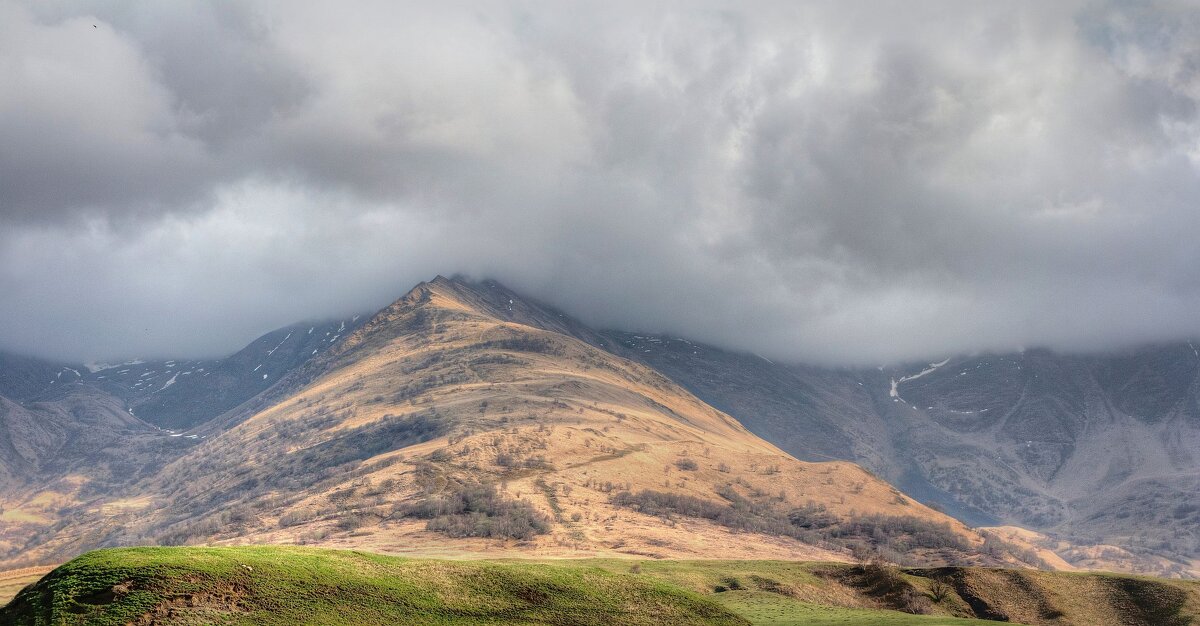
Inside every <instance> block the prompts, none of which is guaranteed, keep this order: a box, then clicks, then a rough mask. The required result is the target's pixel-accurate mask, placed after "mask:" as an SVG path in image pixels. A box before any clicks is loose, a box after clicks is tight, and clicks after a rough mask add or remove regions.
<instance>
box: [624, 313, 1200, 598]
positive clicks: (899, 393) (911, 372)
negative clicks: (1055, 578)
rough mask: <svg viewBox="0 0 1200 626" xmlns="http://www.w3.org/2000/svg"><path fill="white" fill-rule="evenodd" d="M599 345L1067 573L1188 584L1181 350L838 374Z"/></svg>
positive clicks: (775, 439) (1187, 451) (642, 344)
mask: <svg viewBox="0 0 1200 626" xmlns="http://www.w3.org/2000/svg"><path fill="white" fill-rule="evenodd" d="M607 337H608V338H609V339H610V340H611V341H612V342H614V343H616V344H618V345H619V346H621V348H622V353H623V354H626V355H628V356H630V357H632V358H636V359H638V360H640V361H641V362H643V363H646V364H647V365H649V366H651V367H654V368H656V369H657V370H659V371H661V372H663V373H664V374H665V375H667V376H669V377H670V378H671V379H672V380H674V381H676V382H677V383H679V384H681V385H683V386H684V387H686V388H687V389H689V390H690V391H691V392H693V393H695V394H696V395H697V396H698V397H700V398H701V399H703V400H704V401H706V402H708V403H709V404H711V405H713V406H714V407H717V408H719V409H721V410H723V411H725V412H727V413H729V414H730V415H732V416H733V417H735V418H737V419H738V420H739V421H740V422H741V423H743V424H745V425H746V426H747V428H749V429H750V430H751V431H753V432H754V433H755V434H757V435H759V436H761V437H763V438H764V439H766V440H768V441H771V442H772V443H775V444H776V445H778V446H779V447H780V448H782V449H783V450H786V451H787V452H789V453H791V454H793V455H795V456H796V457H797V458H801V459H829V458H836V459H848V460H853V461H856V462H859V463H861V464H862V465H863V466H864V467H867V468H868V469H870V470H871V471H873V472H875V473H877V474H878V475H880V476H881V477H883V478H885V479H887V480H889V481H891V482H893V483H894V484H896V485H897V486H898V487H900V488H901V489H903V490H904V491H905V492H906V493H909V494H911V495H912V496H914V497H916V498H917V499H919V500H921V501H922V502H925V503H927V504H930V505H933V506H937V507H938V508H940V509H942V510H945V511H947V512H949V513H951V514H953V515H954V516H955V517H957V518H959V519H962V520H964V521H967V522H968V523H971V524H976V525H1013V526H1020V527H1025V528H1028V529H1033V530H1036V531H1040V533H1042V538H1041V539H1039V540H1038V541H1037V543H1038V545H1041V546H1043V547H1045V546H1050V545H1055V546H1057V545H1058V544H1060V543H1062V544H1064V545H1063V546H1060V548H1061V550H1060V552H1061V553H1062V554H1065V555H1067V556H1068V558H1069V560H1071V561H1072V562H1074V563H1076V564H1079V565H1083V566H1096V565H1100V566H1101V567H1104V566H1108V567H1121V568H1122V569H1133V570H1140V571H1146V572H1153V573H1158V574H1165V575H1193V576H1195V575H1200V505H1196V504H1193V503H1197V502H1200V455H1197V453H1196V451H1197V450H1200V352H1198V351H1197V350H1196V349H1195V348H1194V347H1193V346H1192V345H1191V344H1188V343H1181V344H1172V345H1160V346H1150V347H1144V348H1140V349H1136V350H1130V351H1125V352H1120V353H1112V354H1104V355H1064V354H1056V353H1053V352H1050V351H1046V350H1029V351H1025V352H1021V353H1016V354H999V355H990V354H988V355H974V356H958V357H951V358H948V359H945V360H941V361H938V362H935V363H928V364H914V365H910V366H902V367H892V368H879V369H863V370H852V369H829V368H820V367H813V366H807V365H796V364H787V363H774V362H771V361H768V360H767V359H764V358H762V357H758V356H755V355H752V354H739V353H734V352H729V351H725V350H721V349H719V348H715V347H712V346H706V345H702V344H699V343H695V342H689V341H685V340H681V339H673V338H669V337H659V336H653V335H645V334H642V335H634V334H630V333H608V334H607ZM1010 534H1011V533H1010ZM1066 542H1070V543H1073V544H1077V545H1076V546H1075V547H1072V548H1066V547H1065V543H1066ZM1088 545H1090V546H1092V547H1091V548H1087V547H1086V546H1088ZM1104 555H1108V556H1107V557H1105V556H1104Z"/></svg>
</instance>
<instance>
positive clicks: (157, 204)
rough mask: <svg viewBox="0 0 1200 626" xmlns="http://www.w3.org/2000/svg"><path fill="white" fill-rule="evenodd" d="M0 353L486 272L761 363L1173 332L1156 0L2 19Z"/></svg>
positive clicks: (1183, 41) (40, 5)
mask: <svg viewBox="0 0 1200 626" xmlns="http://www.w3.org/2000/svg"><path fill="white" fill-rule="evenodd" d="M0 81H2V82H3V84H4V85H6V88H5V89H4V90H0V145H2V146H4V147H3V149H0V293H3V294H5V297H3V298H0V319H3V320H4V321H5V322H6V323H5V324H4V325H3V326H2V327H0V346H3V347H4V348H6V349H10V350H16V351H21V352H30V353H35V354H40V355H45V356H52V357H56V358H72V359H87V358H113V357H122V356H135V355H177V356H185V355H186V356H191V355H218V354H224V353H227V352H230V351H232V350H235V349H237V348H238V347H239V346H240V345H241V344H243V343H245V342H246V341H247V340H249V339H251V338H253V337H254V336H256V335H257V334H260V333H261V332H264V331H266V330H269V329H271V328H274V327H277V326H280V325H283V324H287V323H290V322H293V321H297V320H300V319H306V318H319V317H326V316H334V315H341V314H345V313H356V312H361V311H369V310H372V309H375V308H378V307H380V306H383V305H385V304H386V303H387V302H388V301H390V300H391V299H393V298H395V297H397V296H399V295H401V294H402V293H403V292H404V291H406V290H407V289H408V288H409V287H411V286H412V284H414V283H416V282H417V281H419V280H423V279H428V278H430V277H432V276H433V275H434V274H438V273H442V274H452V273H457V272H462V273H467V274H471V275H475V276H480V277H482V276H488V277H494V278H497V279H500V280H501V281H504V282H506V283H509V284H510V285H511V286H513V287H514V288H517V289H520V290H524V291H526V292H528V293H530V294H531V295H534V296H536V297H539V298H542V299H544V300H547V301H549V302H552V303H554V304H557V305H559V306H561V307H563V308H564V309H566V310H567V311H569V312H571V313H573V314H575V315H578V316H580V317H582V318H583V319H584V320H586V321H588V322H591V323H593V324H597V325H601V326H611V327H621V328H629V329H638V330H646V331H662V332H671V333H675V334H679V335H684V336H690V337H695V338H698V339H701V340H706V341H710V342H714V343H718V344H721V345H725V346H729V347H734V348H740V349H747V350H754V351H757V352H759V353H762V354H765V355H768V356H771V357H775V358H783V359H792V360H802V361H819V362H825V363H839V364H880V363H884V362H892V361H897V360H906V359H921V358H927V357H932V356H935V355H941V354H946V353H950V352H962V351H973V350H988V349H991V350H1006V349H1013V348H1019V347H1027V346H1050V347H1055V348H1059V349H1064V350H1094V349H1106V348H1111V347H1116V346H1121V345H1126V344H1131V343H1137V342H1143V341H1154V340H1166V339H1175V338H1184V337H1191V336H1195V335H1200V318H1198V317H1197V316H1196V315H1195V314H1194V311H1196V310H1198V305H1200V236H1197V235H1198V234H1200V233H1198V232H1197V231H1198V227H1197V223H1198V222H1197V218H1196V215H1197V209H1196V207H1197V204H1198V201H1200V170H1198V167H1200V118H1198V110H1197V103H1198V102H1200V11H1197V10H1196V9H1195V8H1194V7H1191V6H1189V3H1186V2H1145V3H1136V4H1135V3H1123V2H1061V3H1035V2H1017V3H993V4H990V5H986V4H978V3H962V2H952V1H945V2H922V3H900V2H895V3H893V2H882V3H876V2H872V3H845V2H828V3H821V2H818V3H803V4H799V5H798V4H796V3H788V2H780V3H761V4H755V5H754V6H753V7H749V6H747V5H743V4H737V3H678V4H667V5H661V4H660V5H654V6H652V7H648V6H645V5H644V3H628V4H625V3H616V4H611V3H606V4H603V5H594V6H581V5H577V4H571V5H569V6H568V5H545V4H533V3H523V2H506V3H440V4H438V5H436V6H429V5H427V4H418V3H412V4H411V5H409V4H407V3H394V2H377V3H370V2H368V3H362V4H357V5H355V7H354V9H353V10H350V9H348V8H347V7H345V6H344V5H339V4H337V3H315V2H314V3H307V2H304V3H297V2H247V3H239V4H238V5H212V4H211V3H199V2H195V3H188V2H179V3H167V4H157V3H156V4H132V5H131V4H128V3H116V2H92V3H87V2H85V3H56V2H37V3H34V2H28V3H20V2H18V3H11V2H5V1H3V0H0Z"/></svg>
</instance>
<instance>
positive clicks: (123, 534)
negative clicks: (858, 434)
mask: <svg viewBox="0 0 1200 626" xmlns="http://www.w3.org/2000/svg"><path fill="white" fill-rule="evenodd" d="M314 332H315V331H314ZM293 335H294V331H293ZM285 336H286V335H285ZM268 343H269V342H268ZM263 345H267V344H263ZM605 348H607V349H605ZM617 350H618V346H616V345H614V344H612V341H611V340H610V339H609V338H607V337H605V336H604V335H602V334H600V333H597V332H594V331H592V330H590V329H588V328H586V327H585V326H583V325H582V324H580V323H578V322H577V321H575V320H572V319H570V318H569V317H568V316H566V315H564V314H562V313H561V312H559V311H556V310H554V309H552V308H550V307H546V306H544V305H541V304H539V303H536V302H533V301H530V300H527V299H524V298H521V297H520V296H519V295H518V294H516V293H514V292H512V291H509V290H507V289H505V288H504V287H502V286H500V285H498V284H497V283H494V282H485V283H473V282H469V281H465V280H458V279H455V280H451V279H445V278H442V277H438V278H437V279H435V280H433V281H431V282H428V283H422V284H420V285H418V286H417V287H416V288H414V289H413V290H412V291H410V292H409V293H408V294H407V295H406V296H404V297H403V298H401V299H400V300H398V301H396V302H395V303H393V304H392V305H390V306H388V307H387V308H385V309H383V310H382V311H380V312H379V313H378V314H376V315H375V316H373V317H371V318H370V319H369V320H365V323H363V324H362V325H361V326H360V327H358V328H357V330H355V331H354V332H352V333H350V334H349V335H347V336H345V337H344V338H343V339H341V340H339V341H337V342H336V343H334V345H332V346H331V347H329V348H328V349H326V350H325V351H324V352H320V351H318V353H317V354H310V355H309V358H308V359H307V360H306V361H304V362H303V363H302V364H300V365H297V366H295V367H293V368H292V369H291V370H290V371H288V372H286V373H285V374H283V375H281V376H279V378H278V380H276V382H275V383H274V384H273V385H271V386H270V387H268V388H266V389H265V390H263V391H262V392H261V393H259V394H258V395H256V396H255V397H254V398H253V399H251V400H249V401H247V402H243V403H242V404H241V405H239V406H238V407H237V408H235V409H233V410H230V411H227V412H225V413H224V414H223V415H221V416H219V417H216V418H213V419H210V420H208V421H207V422H205V423H204V424H202V425H199V426H197V427H196V428H195V429H194V430H193V431H192V435H193V436H195V437H196V439H193V440H192V442H193V444H194V445H191V446H190V447H189V448H187V449H186V450H184V451H182V453H181V454H180V455H179V456H178V457H177V458H175V459H173V460H171V461H170V462H169V463H167V464H166V465H165V466H164V467H162V469H161V470H159V471H155V472H154V473H152V474H149V475H144V476H142V477H140V478H139V479H138V480H135V481H132V482H131V484H129V485H127V486H126V487H124V488H123V489H119V490H113V491H112V492H110V493H109V494H106V496H104V497H99V498H97V499H96V500H95V501H93V502H90V503H87V505H88V509H87V510H86V511H83V512H81V513H80V514H79V515H77V516H75V517H73V518H71V519H69V520H66V521H65V522H64V523H63V524H62V525H61V526H60V527H59V528H57V532H56V533H55V534H54V535H53V536H52V537H49V538H46V537H39V538H38V540H37V541H34V542H31V543H29V544H28V545H26V546H24V547H23V549H22V550H21V551H20V554H21V556H22V557H23V558H25V559H27V560H45V559H51V558H58V557H59V556H65V555H71V554H75V553H78V552H80V551H82V550H84V549H87V548H91V547H95V546H97V545H125V544H144V543H165V544H179V543H196V542H204V543H211V542H218V543H224V542H233V543H245V542H253V543H315V544H321V545H332V546H354V547H358V548H367V549H374V550H378V551H385V552H419V553H426V554H428V553H434V554H444V553H455V554H462V553H470V554H480V553H489V552H492V551H496V550H511V549H514V548H515V549H519V551H520V553H521V554H523V555H543V556H555V555H576V556H578V555H596V554H614V555H615V554H625V555H644V556H655V557H668V556H670V557H675V556H690V557H698V556H704V557H741V558H746V557H753V558H765V557H787V558H808V559H847V558H850V555H851V552H852V551H856V550H857V551H862V550H866V549H868V547H871V548H873V549H876V550H881V551H884V553H885V554H886V555H887V556H889V557H891V558H893V559H895V560H902V561H905V562H912V563H949V562H954V563H983V564H988V563H990V564H1001V563H1009V564H1020V563H1021V561H1020V560H1019V559H1021V558H1025V559H1026V560H1029V551H1028V550H1023V549H1021V548H1019V547H1017V546H1013V545H1009V544H1006V543H1004V542H1002V541H1000V540H998V539H997V538H995V537H985V536H984V535H982V534H980V533H978V532H976V531H973V530H971V529H970V528H968V527H966V526H964V525H963V524H961V523H959V522H957V521H955V520H953V519H952V518H950V517H948V516H946V515H944V514H942V513H940V512H938V511H935V510H933V509H930V508H928V507H925V506H923V505H921V504H919V503H917V502H915V501H914V500H912V499H911V498H909V497H907V496H905V495H904V494H903V493H901V492H900V491H898V490H896V489H895V488H893V487H892V486H891V485H889V484H887V483H886V482H884V481H883V480H880V479H879V478H877V477H875V476H874V475H873V474H871V473H869V472H867V471H865V470H863V469H862V468H861V467H859V466H857V465H855V464H853V463H849V462H844V461H842V462H821V463H809V462H803V461H799V460H796V459H795V458H793V457H791V456H789V455H788V454H786V453H785V452H783V451H782V450H780V449H779V448H777V447H776V446H774V445H772V444H770V443H767V442H766V441H764V440H763V439H761V438H760V437H758V436H756V435H754V434H753V433H751V432H750V431H749V430H747V429H746V428H745V427H744V426H743V425H742V424H740V423H739V422H737V421H736V420H734V419H733V418H731V417H730V416H729V415H727V414H725V413H722V412H721V411H718V410H716V409H714V408H713V407H711V406H709V405H707V404H705V403H704V402H702V401H701V400H700V399H698V398H697V397H695V396H693V395H692V394H691V393H689V392H687V391H686V390H684V389H683V388H682V387H680V386H679V385H677V384H676V383H674V382H672V381H671V380H670V379H669V378H667V377H665V376H663V375H662V374H660V373H659V372H657V371H655V370H653V369H651V368H649V367H647V366H645V365H644V364H641V363H638V362H636V361H633V360H630V359H627V358H624V357H622V356H619V355H618V354H615V351H617ZM253 360H254V359H250V360H248V361H246V365H247V366H248V364H249V362H250V361H253ZM155 371H156V372H157V370H155ZM193 371H195V370H193ZM130 373H132V372H126V374H130ZM160 375H161V374H160ZM193 375H194V374H193ZM139 378H140V377H139ZM176 384H181V383H176ZM159 388H160V389H161V387H159ZM106 498H107V499H106ZM114 501H115V502H119V506H115V505H113V502H114ZM1034 561H1035V562H1036V559H1034Z"/></svg>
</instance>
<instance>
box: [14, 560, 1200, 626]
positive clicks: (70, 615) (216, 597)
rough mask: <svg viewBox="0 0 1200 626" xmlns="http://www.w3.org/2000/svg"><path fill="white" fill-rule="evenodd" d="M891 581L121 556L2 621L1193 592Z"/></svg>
mask: <svg viewBox="0 0 1200 626" xmlns="http://www.w3.org/2000/svg"><path fill="white" fill-rule="evenodd" d="M888 571H889V572H890V573H889V574H888V576H889V578H888V581H889V582H888V589H890V590H891V591H888V592H881V591H880V589H879V588H878V586H877V585H875V586H872V585H867V584H864V581H865V580H867V578H864V577H865V576H866V572H867V570H865V569H864V568H861V567H853V566H849V565H845V564H836V563H813V562H810V563H805V562H789V561H667V560H645V561H630V560H622V559H587V560H543V561H534V560H502V561H476V560H437V559H409V558H399V557H389V556H381V555H376V554H371V553H365V552H357V551H340V550H328V549H315V548H297V547H282V546H275V547H237V548H116V549H108V550H99V551H95V552H91V553H88V554H85V555H83V556H81V557H79V558H77V559H75V560H73V561H71V562H69V563H67V564H65V565H63V566H61V567H59V568H57V569H56V570H54V571H53V572H51V573H50V574H48V575H47V576H45V577H44V578H42V579H41V580H40V581H38V582H37V583H36V584H34V585H32V586H30V587H28V588H26V589H25V590H23V591H22V592H21V593H20V594H18V595H17V597H16V598H15V599H14V600H13V601H12V603H10V604H9V605H8V606H7V607H5V608H3V609H0V623H3V624H14V625H22V624H30V625H33V624H36V625H38V626H42V625H46V626H51V625H59V624H62V625H68V624H102V625H103V624H127V623H155V624H225V625H237V624H265V625H270V624H322V625H339V624H388V625H404V624H493V625H500V624H547V625H549V624H555V625H558V624H565V625H577V626H589V625H593V624H595V625H600V624H603V625H605V626H615V625H617V624H632V625H637V624H647V625H649V624H678V625H687V624H699V625H710V624H711V625H734V624H737V625H761V626H799V625H802V624H803V625H805V626H826V625H839V626H876V625H878V626H970V625H980V624H985V623H988V622H985V621H981V620H977V619H966V618H965V617H964V616H973V615H975V616H982V615H985V614H984V613H980V612H979V611H981V610H984V611H987V612H990V613H987V616H988V617H991V618H992V619H998V620H1002V621H1007V622H1008V623H1018V624H1019V623H1024V624H1055V625H1064V626H1066V625H1073V626H1074V625H1078V626H1083V625H1087V626H1099V625H1110V624H1111V625H1118V624H1119V625H1122V626H1125V625H1129V624H1138V625H1145V626H1186V625H1188V624H1193V623H1194V616H1195V615H1197V613H1200V584H1197V583H1194V582H1180V581H1161V580H1155V579H1149V578H1139V577H1132V576H1115V575H1100V574H1057V573H1052V572H1031V571H1028V570H1023V571H1018V570H994V569H981V568H946V569H944V570H937V571H934V570H906V571H905V572H900V571H896V570H888ZM935 575H936V576H938V577H941V578H942V579H943V580H948V581H950V584H951V586H952V588H953V589H954V591H953V592H952V593H948V594H946V595H945V596H944V597H941V598H939V599H938V600H937V601H934V600H932V597H933V594H931V593H930V584H931V580H932V578H933V576H935ZM898 599H900V600H902V601H903V602H900V601H898ZM914 602H915V604H914ZM889 606H890V607H893V608H896V607H901V606H907V607H909V608H912V607H914V606H916V607H918V608H920V609H921V610H922V611H924V612H925V613H929V614H928V615H913V614H909V613H905V612H900V611H895V610H886V609H887V607H889ZM981 607H982V608H981Z"/></svg>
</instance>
